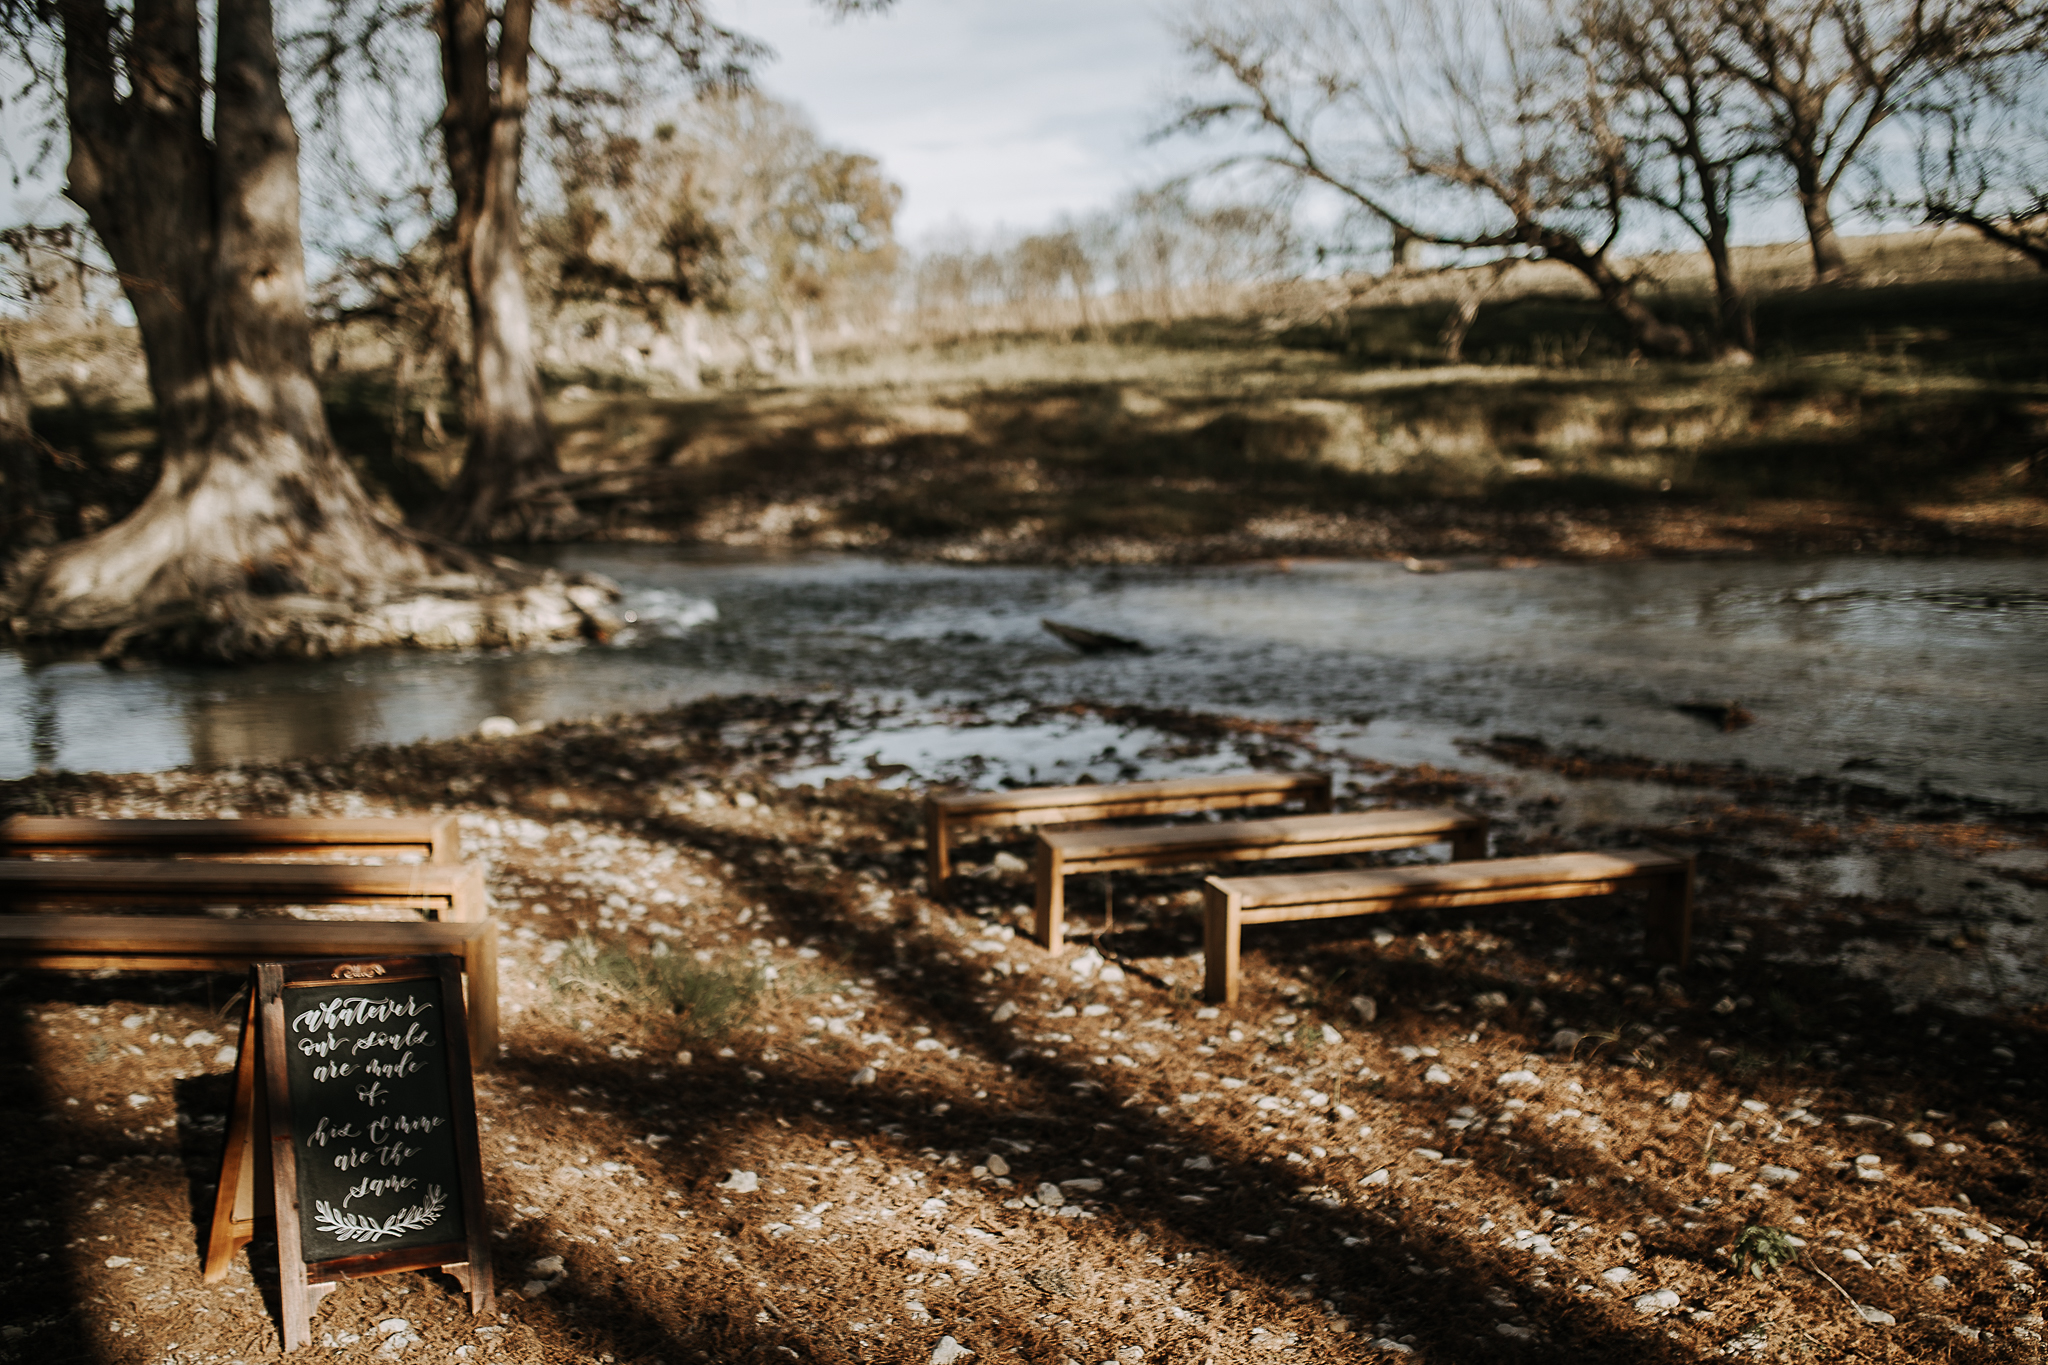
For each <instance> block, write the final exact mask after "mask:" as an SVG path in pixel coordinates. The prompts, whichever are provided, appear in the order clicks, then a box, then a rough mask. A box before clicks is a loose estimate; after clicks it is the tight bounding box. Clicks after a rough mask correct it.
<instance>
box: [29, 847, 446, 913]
mask: <svg viewBox="0 0 2048 1365" xmlns="http://www.w3.org/2000/svg"><path fill="white" fill-rule="evenodd" d="M480 875H481V874H480V872H479V870H478V869H476V868H473V867H471V866H470V865H468V864H465V863H392V864H385V865H382V866H376V867H365V866H358V865H356V864H352V863H205V862H154V861H152V862H143V861H133V860H125V859H124V860H118V861H106V862H100V861H65V862H46V861H39V860H30V859H20V858H9V859H0V904H7V905H10V906H18V905H20V904H23V903H32V902H45V903H47V902H51V901H101V902H105V901H113V902H119V903H128V904H150V903H156V904H176V903H191V902H200V903H205V904H268V905H293V904H322V905H364V904H377V905H387V904H395V903H403V904H407V905H411V906H414V907H416V908H438V907H440V906H442V905H447V906H449V907H451V909H452V908H453V907H454V906H455V905H456V904H457V903H458V902H461V903H463V904H464V905H465V908H467V909H469V910H471V911H472V912H473V911H474V909H475V908H476V907H475V906H474V904H473V902H474V901H475V899H476V898H477V896H478V894H479V889H478V888H479V885H480V883H479V880H478V879H479V877H480ZM472 917H474V916H473V913H472Z"/></svg>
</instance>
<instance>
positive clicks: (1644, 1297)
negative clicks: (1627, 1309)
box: [1630, 1289, 1678, 1317]
mask: <svg viewBox="0 0 2048 1365" xmlns="http://www.w3.org/2000/svg"><path fill="white" fill-rule="evenodd" d="M1630 1302H1631V1303H1632V1304H1633V1305H1634V1307H1635V1310H1636V1311H1637V1312H1638V1313H1641V1314H1643V1315H1644V1316H1645V1317H1648V1316H1649V1315H1650V1314H1652V1313H1668V1312H1670V1311H1671V1310H1672V1309H1674V1308H1676V1307H1678V1291H1677V1290H1675V1289H1652V1290H1651V1291H1650V1292H1649V1293H1647V1294H1638V1295H1636V1296H1635V1298H1634V1299H1632V1300H1630Z"/></svg>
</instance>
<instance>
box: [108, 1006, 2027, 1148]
mask: <svg viewBox="0 0 2048 1365" xmlns="http://www.w3.org/2000/svg"><path fill="white" fill-rule="evenodd" d="M121 1027H122V1028H133V1027H134V1025H132V1024H130V1023H129V1022H128V1021H127V1020H126V1019H123V1020H122V1021H121ZM1984 1131H1985V1132H1987V1133H1989V1134H1991V1136H1993V1137H2004V1136H2005V1135H2006V1134H2007V1133H2010V1132H2011V1131H2012V1125H2011V1124H2010V1123H2007V1122H2006V1121H2005V1120H2004V1119H1993V1120H1991V1122H1989V1123H1987V1124H1985V1125H1984Z"/></svg>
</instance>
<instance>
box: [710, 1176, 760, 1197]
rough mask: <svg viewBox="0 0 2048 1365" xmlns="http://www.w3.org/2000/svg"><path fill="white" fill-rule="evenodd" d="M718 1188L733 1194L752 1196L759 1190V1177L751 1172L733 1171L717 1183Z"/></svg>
mask: <svg viewBox="0 0 2048 1365" xmlns="http://www.w3.org/2000/svg"><path fill="white" fill-rule="evenodd" d="M718 1188H719V1189H721V1190H731V1191H732V1192H733V1193H734V1194H752V1193H753V1192H754V1191H756V1190H758V1189H760V1188H761V1177H760V1176H759V1175H758V1174H756V1173H755V1172H753V1171H734V1172H733V1173H732V1174H731V1175H729V1176H727V1177H726V1178H725V1179H723V1180H721V1181H719V1182H718Z"/></svg>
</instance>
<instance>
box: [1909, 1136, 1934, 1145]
mask: <svg viewBox="0 0 2048 1365" xmlns="http://www.w3.org/2000/svg"><path fill="white" fill-rule="evenodd" d="M1906 1141H1907V1142H1908V1143H1910V1144H1911V1145H1913V1146H1915V1147H1932V1146H1933V1145H1934V1135H1933V1134H1932V1133H1908V1134H1906Z"/></svg>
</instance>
